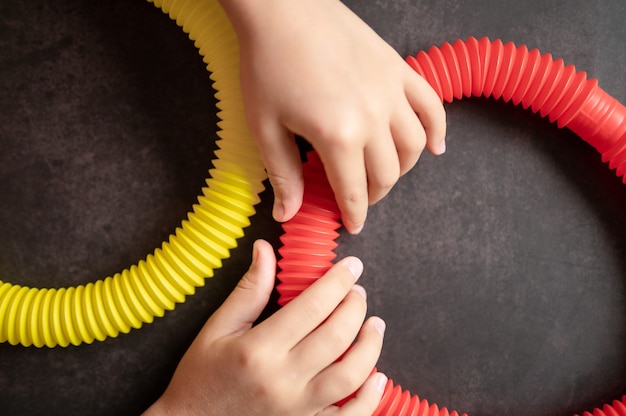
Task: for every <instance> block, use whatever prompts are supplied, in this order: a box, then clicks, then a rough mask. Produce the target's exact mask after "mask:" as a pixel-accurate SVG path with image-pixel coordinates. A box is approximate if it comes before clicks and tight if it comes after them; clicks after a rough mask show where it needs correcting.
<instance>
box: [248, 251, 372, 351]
mask: <svg viewBox="0 0 626 416" xmlns="http://www.w3.org/2000/svg"><path fill="white" fill-rule="evenodd" d="M362 271H363V263H361V261H360V260H359V259H357V258H356V257H347V258H345V259H343V260H341V261H340V262H338V263H337V264H335V265H334V266H333V267H332V268H331V269H330V270H329V271H328V272H327V273H326V274H325V275H324V276H322V277H320V278H319V279H318V280H317V281H316V282H315V283H313V284H312V285H311V286H309V287H308V288H307V289H306V290H304V291H303V292H302V293H301V294H300V295H298V296H297V297H296V298H295V299H294V300H292V301H291V302H289V303H288V304H287V305H285V306H284V307H283V308H282V309H280V310H279V311H278V312H276V313H274V315H272V316H270V317H269V318H268V319H266V320H265V321H263V322H262V323H261V324H259V325H258V326H257V327H255V328H254V329H253V330H252V331H251V332H252V333H260V334H262V335H259V336H263V337H265V338H268V339H272V340H274V342H275V344H276V345H281V348H285V349H286V350H291V349H292V348H293V347H295V346H296V345H297V344H298V343H299V342H300V341H301V340H302V339H304V338H305V337H306V336H307V335H308V334H309V333H311V332H312V331H313V330H314V329H315V328H317V327H318V326H319V325H320V324H321V323H322V322H324V320H325V319H326V318H328V316H329V315H330V314H331V313H332V312H333V311H334V310H335V308H336V307H337V305H339V303H340V302H341V301H342V300H343V299H344V298H345V297H346V295H347V294H348V293H349V292H350V289H351V288H352V287H353V286H354V282H355V281H356V279H358V277H359V276H360V275H361V272H362ZM251 335H252V334H251Z"/></svg>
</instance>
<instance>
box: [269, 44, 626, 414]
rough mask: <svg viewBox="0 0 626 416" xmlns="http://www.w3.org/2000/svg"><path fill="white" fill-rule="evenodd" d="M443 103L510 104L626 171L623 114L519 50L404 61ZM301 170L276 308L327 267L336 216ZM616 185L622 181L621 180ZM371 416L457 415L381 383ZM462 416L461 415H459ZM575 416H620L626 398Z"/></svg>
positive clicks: (552, 64)
mask: <svg viewBox="0 0 626 416" xmlns="http://www.w3.org/2000/svg"><path fill="white" fill-rule="evenodd" d="M407 62H408V63H409V65H411V67H413V69H415V70H416V71H417V72H418V73H419V74H421V75H422V76H423V77H424V78H425V79H426V80H427V81H428V82H429V83H430V84H431V86H433V88H434V89H435V90H436V91H437V93H438V94H439V96H440V98H441V99H442V100H443V101H447V102H451V101H452V100H453V99H454V98H456V99H460V98H463V97H470V96H485V97H493V98H495V99H502V100H504V101H507V102H508V101H511V102H513V103H514V104H516V105H520V104H521V105H522V107H524V108H530V109H531V110H532V111H533V112H535V113H539V114H540V115H541V116H542V117H548V118H549V120H550V121H552V122H556V123H557V125H558V126H559V127H568V128H569V129H571V130H572V131H573V132H574V133H576V134H578V135H579V136H580V137H581V138H582V139H583V140H585V141H587V142H588V143H590V144H591V145H592V146H594V147H595V148H596V149H597V150H598V151H599V152H600V153H601V154H602V158H603V160H604V161H605V162H609V167H610V168H611V169H615V170H616V174H617V175H618V176H622V177H623V176H624V173H625V170H626V109H625V108H624V106H623V105H622V104H620V103H619V102H618V101H617V100H615V99H614V98H612V97H611V96H609V95H608V94H607V93H606V92H605V91H603V90H602V89H601V88H599V87H598V82H597V81H596V80H594V79H591V80H589V79H587V76H586V74H585V73H584V72H576V71H575V69H574V67H573V66H571V65H570V66H565V65H564V64H563V61H562V60H560V59H559V60H553V59H552V57H551V55H549V54H545V55H541V54H540V53H539V52H538V51H537V50H533V51H530V52H529V51H528V49H527V47H526V46H520V47H517V46H515V45H514V44H513V43H507V44H506V45H505V44H503V43H502V41H500V40H496V41H495V42H491V41H489V39H487V38H483V39H481V40H480V41H479V40H476V39H475V38H469V39H468V40H467V41H466V42H463V41H461V40H457V41H456V42H454V44H449V43H444V44H443V45H442V46H441V47H440V48H437V47H432V48H431V49H430V50H429V51H428V52H419V53H418V54H417V56H415V57H409V58H407ZM307 156H308V159H309V161H308V162H306V163H305V165H304V178H305V191H304V203H303V206H302V208H301V210H300V212H298V213H297V214H296V215H295V217H294V218H293V219H292V220H290V221H288V222H287V223H285V224H284V225H283V229H284V231H285V233H284V234H283V236H282V237H281V242H282V243H283V247H281V248H280V249H279V253H280V254H281V256H282V258H281V259H280V260H279V262H278V267H279V272H278V275H277V278H278V280H279V284H278V285H277V290H278V292H279V294H280V298H279V300H278V302H279V304H281V305H285V304H286V303H288V302H289V301H290V300H292V299H293V298H294V297H295V296H297V295H298V294H299V293H301V292H302V291H303V290H305V289H306V288H307V287H308V286H309V285H310V284H311V283H313V282H314V281H315V280H316V279H317V278H319V277H320V276H322V275H323V274H324V273H325V272H326V271H327V270H328V269H329V268H330V267H331V265H332V260H333V259H334V258H335V253H334V249H335V248H336V243H335V239H336V238H337V236H338V233H337V232H336V230H337V229H338V228H339V217H340V213H339V209H338V208H337V205H336V203H335V200H334V195H333V194H332V190H331V189H330V185H329V184H328V181H327V179H326V176H325V173H324V172H323V165H322V163H321V161H320V159H319V157H318V156H317V154H316V153H314V152H311V153H309V154H308V155H307ZM623 180H624V179H623ZM375 415H376V416H383V415H385V416H417V415H420V416H422V415H423V416H426V415H429V416H435V415H440V416H458V412H456V411H452V412H449V411H448V410H447V409H446V408H445V407H444V408H439V407H438V406H437V405H436V404H429V403H428V401H426V400H421V399H420V398H419V397H418V396H417V395H411V393H410V392H408V391H406V390H403V389H402V388H401V387H400V386H397V385H394V382H393V380H391V379H389V381H388V382H387V385H386V386H385V390H384V393H383V397H382V399H381V402H380V404H379V406H378V408H377V410H376V412H375ZM464 415H465V414H464ZM583 416H626V396H623V397H622V398H621V400H615V401H613V403H612V405H608V404H607V405H604V406H603V407H602V409H599V408H597V409H594V410H593V412H592V413H589V412H585V413H583Z"/></svg>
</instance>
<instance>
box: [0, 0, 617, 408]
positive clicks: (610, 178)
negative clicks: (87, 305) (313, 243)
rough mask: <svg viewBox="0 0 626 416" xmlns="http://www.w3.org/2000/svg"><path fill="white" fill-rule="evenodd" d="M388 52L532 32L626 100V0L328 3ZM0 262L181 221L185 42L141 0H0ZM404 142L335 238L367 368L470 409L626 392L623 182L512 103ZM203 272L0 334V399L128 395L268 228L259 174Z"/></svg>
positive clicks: (199, 151) (181, 341) (116, 242)
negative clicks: (82, 329)
mask: <svg viewBox="0 0 626 416" xmlns="http://www.w3.org/2000/svg"><path fill="white" fill-rule="evenodd" d="M346 3H347V4H348V5H349V6H350V7H351V8H353V10H354V11H355V12H356V13H358V14H359V15H360V16H362V17H363V19H364V20H366V21H367V22H368V23H369V24H371V25H372V26H373V27H374V29H376V30H377V31H378V33H379V34H380V35H381V36H382V37H383V38H385V39H386V40H387V41H389V42H390V43H391V45H393V46H394V47H395V48H396V49H397V50H398V51H399V52H400V53H401V54H402V55H407V54H414V53H416V52H417V51H418V50H420V49H424V48H427V47H429V46H430V45H431V44H436V45H438V44H440V43H442V42H443V41H453V40H455V39H456V38H463V39H464V38H466V37H468V36H470V35H472V36H476V37H482V36H489V37H490V38H492V39H495V38H501V39H503V40H504V41H509V40H512V41H514V42H516V43H518V44H522V43H525V44H527V45H528V46H529V48H539V49H540V50H541V51H542V52H550V53H552V54H553V55H554V56H555V57H562V58H563V59H564V60H565V62H566V63H568V64H569V63H572V64H575V65H576V67H577V69H579V70H585V71H587V72H588V73H589V74H590V76H592V77H596V78H598V79H599V80H600V85H601V86H602V87H603V88H604V89H605V90H606V91H608V92H609V93H610V94H611V95H613V96H614V97H616V98H617V99H619V100H620V101H622V102H626V87H625V84H624V75H623V68H624V67H625V66H626V47H625V46H624V43H623V41H624V39H626V28H625V26H624V21H625V20H626V4H625V3H624V2H623V1H622V0H613V1H597V2H589V1H578V0H576V1H571V0H567V1H565V0H561V1H550V2H546V1H539V0H537V1H535V0H533V1H524V2H519V1H500V2H489V1H472V2H467V1H466V2H462V1H454V0H440V1H432V0H429V1H419V0H397V1H390V0H387V1H383V0H377V1H346ZM0 77H1V78H0V79H1V81H0V85H1V87H0V139H1V143H2V150H1V151H0V201H1V203H0V247H2V250H1V251H0V276H1V277H0V279H2V280H6V281H10V282H14V283H19V284H24V285H33V286H39V287H44V286H46V287H48V286H53V287H54V286H57V287H60V286H69V285H77V284H81V283H86V282H89V281H94V280H96V279H99V278H102V277H104V276H108V275H110V274H112V273H115V272H117V271H120V270H122V269H123V268H125V267H127V266H129V265H130V264H133V263H136V262H137V261H138V260H140V259H142V258H144V257H145V256H146V254H147V253H150V252H152V251H153V249H154V248H155V247H157V246H159V245H160V242H161V241H162V240H163V239H165V238H166V237H167V235H168V234H169V233H170V232H171V231H172V230H173V229H174V228H175V227H176V226H177V225H178V224H179V223H180V220H181V219H182V218H183V217H184V216H185V213H186V212H187V211H188V210H189V207H190V206H191V204H193V203H194V201H195V198H196V195H197V194H198V192H199V189H200V187H201V186H202V185H203V182H204V177H205V175H206V171H207V167H208V165H209V160H210V158H211V151H212V149H213V140H214V138H215V135H214V130H215V129H214V123H215V116H214V112H215V111H214V108H213V105H214V101H213V99H212V98H211V94H210V81H209V79H208V75H207V73H206V71H205V70H204V67H203V64H202V62H201V60H200V58H199V57H198V55H197V52H196V50H195V49H194V48H193V45H192V44H191V42H189V41H188V39H187V38H186V36H185V35H184V34H183V33H182V31H181V30H180V29H178V28H177V27H176V25H175V24H174V23H173V22H171V21H169V19H168V18H167V17H165V16H164V15H162V13H161V12H160V11H159V10H157V9H156V8H154V7H153V6H152V5H150V4H148V3H144V2H142V1H132V2H131V1H122V0H113V1H109V2H106V3H100V2H90V1H79V0H59V1H56V2H36V1H32V0H27V1H25V0H19V1H17V0H4V1H2V2H1V3H0ZM447 108H448V122H449V124H448V126H449V127H448V129H449V130H448V152H447V153H446V155H444V156H442V157H439V158H435V157H432V156H430V155H425V156H424V157H423V158H422V160H421V161H420V162H419V164H418V166H417V168H416V169H414V170H413V171H412V172H411V173H410V174H408V175H407V176H406V177H404V178H403V179H402V180H401V181H400V183H399V184H398V186H397V187H396V188H394V190H393V191H392V193H391V194H390V195H389V196H388V197H387V198H386V199H385V200H383V201H382V202H381V203H380V204H378V205H376V206H375V207H373V208H372V209H371V211H370V217H369V221H368V223H367V225H366V228H365V230H364V231H363V233H362V235H361V236H359V237H350V236H347V235H342V237H341V238H340V241H341V245H340V248H339V250H338V251H339V254H340V255H341V256H344V255H347V254H356V255H359V256H360V257H362V258H363V259H364V261H365V262H366V272H365V275H364V277H363V278H362V282H363V284H364V285H365V286H366V288H367V289H368V292H369V303H370V310H371V313H375V314H379V315H381V316H382V317H383V318H385V319H386V321H387V323H388V330H387V336H386V344H385V348H384V352H383V357H382V358H381V361H380V363H379V368H380V369H381V370H384V371H386V372H387V373H388V374H389V375H390V376H391V377H392V378H393V379H394V380H396V381H397V382H398V383H400V384H401V385H402V386H403V387H405V388H408V389H409V390H410V391H411V392H413V393H417V394H419V395H420V397H422V398H426V399H428V400H429V401H434V402H436V403H438V404H439V405H441V406H447V407H449V408H453V409H458V410H460V411H464V412H468V413H470V414H471V415H482V416H488V415H496V414H506V415H511V416H517V415H520V416H521V415H533V416H541V415H545V416H547V415H568V414H573V413H582V411H584V410H590V409H591V408H593V407H594V406H599V405H601V404H602V403H605V402H607V401H610V400H612V399H614V398H617V397H619V396H621V395H623V394H625V393H626V356H624V351H625V350H626V285H625V283H626V282H625V277H626V260H625V259H626V221H625V220H624V219H623V212H624V209H623V207H624V206H626V189H625V188H624V185H622V184H621V182H620V181H619V180H618V179H617V178H616V177H615V175H614V174H613V173H612V172H611V171H609V170H608V169H607V168H606V166H605V165H603V164H602V163H601V162H600V158H599V155H598V154H597V153H596V152H595V151H594V150H593V149H591V148H590V147H589V146H587V145H586V144H584V143H582V142H581V141H580V140H578V139H577V138H576V137H575V136H574V135H573V134H571V133H569V132H568V131H561V130H558V129H556V127H555V126H553V125H551V124H549V123H548V122H547V121H545V120H542V119H540V118H539V117H537V116H536V115H533V114H531V113H529V112H526V111H524V110H521V109H518V108H514V107H513V106H511V105H507V104H503V103H500V102H492V101H489V100H481V99H472V100H467V101H462V102H457V103H453V104H451V105H449V106H448V107H447ZM263 197H264V198H263V201H264V202H263V203H262V204H261V205H260V206H259V214H258V215H257V216H255V217H254V218H253V226H252V227H251V228H250V230H249V231H248V234H247V235H246V237H245V238H244V239H243V240H242V241H241V242H240V245H239V247H238V249H237V250H235V251H234V252H233V257H232V258H231V259H230V260H228V261H226V262H225V267H224V268H223V269H222V270H220V271H218V273H217V274H216V278H214V279H210V280H208V281H207V285H206V287H203V288H201V289H199V290H198V292H197V294H196V295H195V296H192V297H190V298H189V299H188V301H187V302H186V303H184V304H182V305H180V306H179V307H178V308H177V309H176V310H175V311H173V312H171V313H168V314H167V315H166V316H165V317H164V318H162V319H159V320H157V321H155V322H154V323H153V324H151V325H147V326H145V327H144V328H142V329H141V330H139V331H132V332H131V333H130V334H128V335H124V336H120V337H119V338H116V339H109V340H107V341H106V342H102V343H96V344H93V345H85V346H81V347H78V348H76V347H70V348H67V349H61V348H58V349H52V350H49V349H41V350H38V349H35V348H22V347H12V346H10V345H8V344H0V413H1V414H3V415H4V414H7V415H40V414H59V415H61V414H63V415H83V414H85V415H86V414H89V415H111V414H116V415H124V414H127V415H134V414H138V413H140V412H141V410H143V409H144V408H145V407H147V406H148V405H149V404H150V403H151V402H152V401H153V400H154V399H156V397H158V395H159V394H160V393H161V392H162V390H163V389H164V388H165V386H166V383H167V382H168V380H169V376H170V375H171V373H172V371H173V369H174V367H175V365H176V363H177V362H178V359H179V358H180V356H181V355H182V353H183V352H184V351H185V349H186V347H187V345H188V344H189V343H190V342H191V340H192V339H193V337H194V335H195V333H196V332H197V330H198V329H199V327H200V326H201V325H202V323H203V322H204V320H205V319H206V318H207V317H208V316H209V315H210V314H211V312H212V311H213V310H214V309H215V308H217V307H218V306H219V304H220V303H221V302H222V300H223V299H224V297H225V296H226V295H227V294H228V293H229V291H230V289H231V288H232V287H233V285H234V284H235V283H236V281H237V280H238V278H239V277H240V276H241V274H242V272H243V271H244V270H245V269H246V268H247V263H248V261H249V257H250V247H251V242H252V241H253V240H254V239H255V238H258V237H261V236H262V237H264V238H266V239H268V240H270V241H272V242H276V241H277V236H278V234H279V227H277V226H276V224H274V223H273V222H272V220H271V218H270V215H269V206H270V203H271V195H270V194H265V195H263Z"/></svg>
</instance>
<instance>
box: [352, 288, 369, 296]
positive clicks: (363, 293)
mask: <svg viewBox="0 0 626 416" xmlns="http://www.w3.org/2000/svg"><path fill="white" fill-rule="evenodd" d="M352 290H354V291H355V292H356V293H358V294H359V295H361V296H363V299H367V292H366V291H365V288H364V287H363V286H361V285H354V286H352Z"/></svg>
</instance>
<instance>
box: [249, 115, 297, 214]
mask: <svg viewBox="0 0 626 416" xmlns="http://www.w3.org/2000/svg"><path fill="white" fill-rule="evenodd" d="M256 139H257V143H258V147H259V151H260V152H261V158H262V159H263V163H264V164H265V169H266V170H267V176H268V179H269V181H270V184H271V185H272V188H273V190H274V206H273V210H272V216H273V217H274V219H275V220H276V221H278V222H285V221H288V220H290V219H291V218H293V216H294V215H296V213H297V212H298V210H299V209H300V206H301V205H302V195H303V193H304V179H303V177H302V161H301V159H300V151H299V149H298V145H297V144H296V141H295V138H294V135H293V134H292V133H291V132H290V131H289V130H287V129H286V128H284V127H283V126H280V125H278V124H276V125H274V124H272V125H266V126H263V128H261V129H259V131H258V132H257V134H256Z"/></svg>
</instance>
